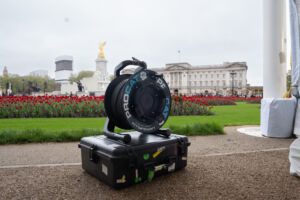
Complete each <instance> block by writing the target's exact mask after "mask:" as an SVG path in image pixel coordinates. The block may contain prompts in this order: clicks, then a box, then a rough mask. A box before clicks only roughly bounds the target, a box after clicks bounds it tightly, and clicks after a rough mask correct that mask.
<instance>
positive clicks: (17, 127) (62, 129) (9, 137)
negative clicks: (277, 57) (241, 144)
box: [0, 103, 259, 144]
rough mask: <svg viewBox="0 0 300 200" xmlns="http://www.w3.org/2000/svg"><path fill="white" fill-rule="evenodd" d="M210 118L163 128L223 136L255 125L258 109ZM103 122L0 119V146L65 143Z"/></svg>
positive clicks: (223, 111) (229, 110)
mask: <svg viewBox="0 0 300 200" xmlns="http://www.w3.org/2000/svg"><path fill="white" fill-rule="evenodd" d="M213 111H214V112H215V115H212V116H180V117H170V118H169V120H168V122H167V123H166V125H165V127H170V129H171V130H172V131H173V132H174V133H177V134H183V135H216V134H224V131H223V126H228V125H250V124H251V125H253V124H259V105H257V104H246V103H239V104H238V105H236V106H216V107H214V108H213ZM104 122H105V118H42V119H41V118H35V119H0V144H15V143H30V142H67V141H79V140H80V138H82V137H85V136H91V135H99V134H101V132H102V129H103V125H104Z"/></svg>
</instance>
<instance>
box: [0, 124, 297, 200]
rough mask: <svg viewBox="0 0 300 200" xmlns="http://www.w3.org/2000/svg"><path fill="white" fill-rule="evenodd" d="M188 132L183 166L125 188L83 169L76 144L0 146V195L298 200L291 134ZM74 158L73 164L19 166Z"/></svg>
mask: <svg viewBox="0 0 300 200" xmlns="http://www.w3.org/2000/svg"><path fill="white" fill-rule="evenodd" d="M235 130H236V128H235V127H231V128H226V132H227V135H224V136H209V137H191V138H190V141H191V142H192V145H191V147H190V149H189V150H190V152H189V160H188V166H187V168H186V169H185V170H182V171H178V172H175V173H173V174H169V175H166V176H163V177H159V178H157V179H154V180H153V181H152V182H150V183H142V184H139V185H136V186H133V187H129V188H126V189H123V190H114V189H111V188H109V187H108V186H106V185H104V184H103V183H101V182H100V181H98V180H97V179H95V178H93V177H91V176H89V175H88V174H86V173H85V172H84V171H83V170H82V169H81V166H80V165H77V164H76V163H79V162H80V154H79V149H77V143H64V144H29V145H5V146H0V199H144V200H146V199H300V179H298V178H295V177H292V176H290V175H289V162H288V149H287V148H288V147H289V145H290V143H291V142H292V140H291V139H287V140H283V139H268V138H255V137H250V136H245V135H242V134H239V133H237V132H236V131H235ZM57 163H74V166H52V167H51V166H46V167H45V166H44V167H35V166H32V167H21V168H15V167H16V166H18V165H29V164H30V165H35V164H46V165H48V164H57Z"/></svg>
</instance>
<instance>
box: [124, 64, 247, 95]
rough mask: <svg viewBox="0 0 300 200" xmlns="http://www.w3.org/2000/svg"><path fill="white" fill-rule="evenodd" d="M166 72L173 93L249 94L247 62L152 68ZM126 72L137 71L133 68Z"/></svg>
mask: <svg viewBox="0 0 300 200" xmlns="http://www.w3.org/2000/svg"><path fill="white" fill-rule="evenodd" d="M151 70H154V71H156V72H158V73H160V74H163V75H164V78H165V80H166V82H167V83H168V85H169V88H170V90H171V93H172V94H182V95H221V96H230V95H232V94H233V95H241V96H245V95H247V70H248V67H247V63H246V62H224V63H223V64H220V65H201V66H192V65H190V64H189V63H170V64H166V66H165V67H163V68H151ZM123 73H133V69H127V70H124V71H123Z"/></svg>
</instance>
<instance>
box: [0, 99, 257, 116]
mask: <svg viewBox="0 0 300 200" xmlns="http://www.w3.org/2000/svg"><path fill="white" fill-rule="evenodd" d="M103 100H104V97H103V96H102V97H92V96H83V97H77V96H72V97H70V96H38V97H32V96H24V97H21V96H19V97H18V96H14V97H0V118H25V117H26V118H27V117H28V118H31V117H32V118H34V117H105V116H106V113H105V109H104V104H103ZM236 101H246V102H249V103H259V102H260V98H240V97H199V96H190V97H187V96H182V97H181V96H173V101H172V107H171V115H175V116H176V115H212V114H213V112H212V111H211V109H212V106H216V105H235V102H236Z"/></svg>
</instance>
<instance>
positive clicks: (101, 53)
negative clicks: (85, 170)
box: [98, 42, 106, 59]
mask: <svg viewBox="0 0 300 200" xmlns="http://www.w3.org/2000/svg"><path fill="white" fill-rule="evenodd" d="M105 45H106V42H101V43H100V44H99V53H98V58H101V59H105V55H104V47H105Z"/></svg>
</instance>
